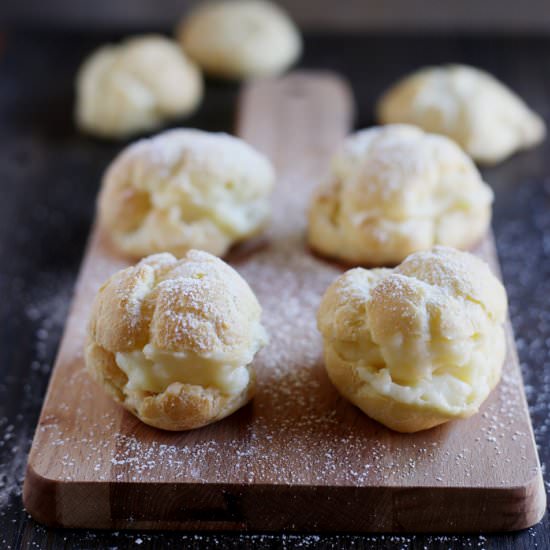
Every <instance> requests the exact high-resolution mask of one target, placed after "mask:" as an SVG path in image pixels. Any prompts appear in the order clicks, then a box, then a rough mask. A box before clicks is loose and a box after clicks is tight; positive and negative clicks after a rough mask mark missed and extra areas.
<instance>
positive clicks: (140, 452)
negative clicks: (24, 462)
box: [40, 179, 533, 486]
mask: <svg viewBox="0 0 550 550" xmlns="http://www.w3.org/2000/svg"><path fill="white" fill-rule="evenodd" d="M299 184H300V185H302V186H304V193H303V194H302V193H300V194H296V193H292V192H288V189H292V188H294V187H295V186H296V185H298V182H297V181H296V180H290V179H287V180H285V181H283V182H281V183H280V184H279V185H280V188H279V190H278V193H277V195H276V198H275V216H274V220H273V223H272V226H271V228H270V230H269V232H268V235H267V239H266V243H265V245H264V246H263V247H261V246H260V247H258V248H257V249H255V250H254V251H253V253H251V254H246V255H244V256H242V257H239V253H238V251H237V252H236V253H235V255H234V258H233V259H234V261H233V262H232V263H233V265H234V267H235V268H236V269H237V270H238V271H239V272H240V273H241V274H242V276H243V277H244V278H245V279H246V280H247V281H248V282H249V283H250V285H251V287H252V289H253V290H254V291H255V293H256V295H257V297H258V299H259V301H260V303H261V304H262V307H263V324H264V325H265V327H266V329H267V331H268V332H269V334H270V343H269V345H268V346H267V347H266V348H264V349H263V350H262V351H261V352H260V353H259V354H258V356H257V358H256V360H255V367H256V369H257V373H258V388H257V395H256V397H255V399H254V400H253V401H252V403H251V404H250V405H248V407H246V408H245V409H244V410H242V411H240V412H239V413H236V414H235V415H233V416H231V417H230V418H227V419H225V420H224V421H223V422H221V423H219V424H215V425H212V426H210V427H206V428H204V429H201V430H197V431H194V432H190V433H187V434H185V433H184V434H166V433H163V432H155V438H154V439H149V437H140V435H139V433H138V432H133V431H131V430H122V431H120V429H119V428H118V424H117V419H118V418H119V411H118V409H117V408H116V406H114V405H111V404H110V402H109V401H108V400H107V399H105V400H104V401H102V403H105V405H102V406H104V407H107V409H108V412H104V413H101V412H99V413H98V415H99V416H98V417H97V418H94V419H92V418H89V417H87V416H85V415H86V412H85V411H88V410H89V407H90V402H92V401H94V403H95V402H96V400H97V394H96V392H97V389H96V388H95V387H94V386H92V384H91V383H90V382H88V380H87V378H86V375H85V374H84V373H82V377H83V378H82V379H81V380H80V381H79V383H80V384H82V386H83V391H82V397H81V407H80V408H79V409H78V410H76V411H74V412H75V414H76V416H77V425H78V426H80V430H81V431H79V432H70V431H68V430H66V428H65V427H64V425H63V423H62V422H60V421H59V420H57V417H55V418H53V417H52V418H51V419H45V422H43V423H42V425H41V427H40V430H41V431H42V432H43V433H44V434H47V436H48V439H49V441H50V444H51V445H52V446H54V447H56V448H58V452H59V456H60V457H61V462H62V465H63V468H64V473H65V475H66V478H67V479H75V478H76V477H77V476H82V473H81V471H82V469H81V468H80V465H81V463H82V461H84V462H86V463H87V464H89V465H90V466H91V468H89V469H87V470H86V471H87V472H90V473H89V475H90V476H91V478H90V479H100V480H101V479H105V480H106V479H109V478H110V477H113V476H114V477H115V479H117V480H119V481H158V480H161V479H162V480H164V481H165V480H167V479H173V480H175V481H182V482H183V481H186V482H202V483H212V482H235V483H253V482H254V483H281V484H308V485H309V484H313V485H330V484H339V485H352V486H353V485H355V486H361V485H368V484H371V483H379V484H388V485H392V484H396V483H398V484H399V485H402V486H407V485H418V484H422V483H423V482H424V480H425V483H427V484H430V483H434V480H435V482H436V484H439V483H440V484H441V485H445V484H447V483H451V482H452V483H453V484H455V485H459V486H460V485H463V486H467V485H469V484H470V483H472V482H473V483H480V480H479V479H478V476H479V454H480V449H481V448H483V449H484V451H483V460H486V461H487V464H486V465H485V466H486V468H485V473H484V476H485V478H486V479H485V481H486V482H487V483H493V484H494V483H503V484H505V483H506V480H507V479H511V478H513V477H514V476H513V475H512V470H513V469H514V468H516V467H517V465H516V464H513V463H512V460H513V457H514V456H515V453H517V450H518V449H526V448H527V447H528V438H529V434H528V433H526V431H525V429H523V428H522V426H523V424H522V423H521V421H520V419H518V418H517V416H516V411H517V409H518V406H519V403H518V400H519V399H521V394H520V393H519V392H518V383H519V379H518V373H517V372H516V371H515V370H514V369H513V368H510V365H507V366H506V368H505V372H504V376H503V379H502V382H501V383H500V385H499V387H498V389H497V391H496V392H494V394H493V395H492V397H491V398H490V399H489V401H488V403H487V404H486V405H485V406H484V407H483V409H482V412H481V414H479V415H477V416H476V417H475V418H473V419H471V420H468V421H461V422H456V423H454V424H453V425H451V426H444V427H442V428H436V429H435V430H431V431H428V432H426V433H419V434H416V435H401V436H398V435H395V434H391V433H390V432H389V431H387V430H385V429H384V428H382V427H380V426H379V425H377V424H376V423H374V422H372V421H370V420H369V419H368V418H366V417H365V416H364V415H363V414H362V413H360V412H359V411H358V409H356V408H354V407H353V406H351V405H350V404H349V403H347V402H346V401H345V400H344V399H342V398H341V397H339V395H338V394H337V392H336V391H335V390H334V388H333V387H332V385H331V384H330V382H329V380H328V378H327V376H326V374H325V371H324V368H323V364H322V357H321V349H322V346H321V339H320V335H319V333H318V331H317V328H316V320H315V314H316V310H317V308H318V305H319V302H320V299H321V296H322V294H323V292H324V291H325V289H326V288H327V286H328V285H329V284H330V283H331V282H332V280H333V279H334V278H335V277H336V276H337V275H338V274H339V273H340V272H341V270H340V269H339V268H337V267H335V266H333V265H331V264H329V263H326V262H324V261H322V260H320V259H317V258H315V257H314V256H312V255H311V254H310V253H309V252H308V250H307V248H306V244H305V242H304V229H305V227H304V223H305V208H306V204H307V197H308V196H309V193H308V184H307V180H306V182H305V183H304V181H303V180H300V182H299ZM285 187H287V189H286V190H285ZM310 190H311V187H310V188H309V191H310ZM108 264H109V260H107V261H106V264H105V265H101V264H99V265H98V264H96V265H94V266H88V269H92V270H94V272H95V273H97V274H98V278H99V275H101V276H102V277H101V278H104V277H103V276H104V275H105V273H104V269H106V268H108V267H109V265H108ZM112 267H113V266H112V265H111V267H110V269H112ZM97 284H99V282H98V283H97ZM167 284H175V283H174V282H167ZM192 290H193V289H191V288H190V287H189V288H188V289H187V290H186V292H187V293H188V298H189V300H190V301H192V300H193V297H194V292H193V291H192ZM197 305H198V304H197ZM188 328H189V327H188V326H187V325H185V326H182V330H187V329H188ZM79 376H80V375H79ZM59 407H60V409H62V407H63V403H60V404H59ZM59 416H60V417H62V415H61V414H60V415H59ZM221 427H223V437H219V435H218V434H220V433H221V432H220V431H219V429H220V428H221ZM450 430H454V433H455V435H454V437H453V438H452V439H453V441H454V443H453V441H450V439H449V438H448V436H447V434H448V433H450ZM149 434H150V432H147V435H149ZM456 441H460V442H461V444H460V446H459V447H457V446H456ZM82 444H85V445H86V446H87V454H86V456H85V457H82V456H79V457H75V456H74V454H73V450H74V449H78V448H81V447H82ZM522 456H523V455H522ZM523 460H525V461H526V462H528V463H529V464H531V463H532V461H533V457H532V456H527V455H525V457H524V459H523ZM450 464H452V471H453V478H452V480H450V479H449V465H450ZM476 479H477V481H476Z"/></svg>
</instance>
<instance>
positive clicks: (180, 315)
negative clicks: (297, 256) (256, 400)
mask: <svg viewBox="0 0 550 550" xmlns="http://www.w3.org/2000/svg"><path fill="white" fill-rule="evenodd" d="M260 315H261V308H260V305H259V304H258V301H257V299H256V297H255V295H254V293H253V292H252V290H251V289H250V287H249V286H248V284H247V283H246V282H245V281H244V279H242V278H241V277H240V275H239V274H238V273H237V272H236V271H235V270H234V269H233V268H231V267H230V266H229V265H227V264H226V263H224V262H223V261H222V260H220V259H219V258H216V257H215V256H212V255H211V254H208V253H206V252H203V251H197V250H191V251H189V252H188V253H187V254H186V255H185V257H184V258H182V259H181V260H177V259H176V258H174V257H173V256H172V255H171V254H157V255H153V256H149V257H148V258H145V259H143V260H142V261H140V262H139V263H138V264H137V265H135V266H132V267H129V268H127V269H123V270H122V271H119V272H117V273H115V274H114V275H113V276H112V277H110V278H109V279H108V280H107V282H106V283H105V284H104V285H103V286H102V287H101V288H100V290H99V292H98V294H97V296H96V299H95V301H94V304H93V309H92V313H91V316H90V321H89V328H88V339H87V343H86V347H85V363H86V368H87V370H88V372H89V373H90V374H91V375H92V377H93V378H94V379H95V380H96V381H98V382H99V383H100V384H101V385H102V386H103V387H104V388H105V390H106V391H107V392H108V393H109V394H110V395H111V396H112V397H113V398H114V399H115V401H117V402H118V403H120V404H122V405H123V406H124V407H125V408H126V409H128V410H129V411H130V412H132V413H133V414H135V415H136V416H137V417H138V418H139V419H140V420H142V421H143V422H145V423H146V424H149V425H151V426H155V427H157V428H162V429H166V430H188V429H192V428H197V427H200V426H204V425H206V424H209V423H211V422H214V421H216V420H219V419H221V418H224V417H226V416H228V415H229V414H231V413H233V412H234V411H235V410H237V409H238V408H240V407H242V406H243V405H244V404H246V403H247V402H248V401H249V400H250V398H251V397H252V395H253V393H254V382H255V376H254V369H253V366H252V361H253V359H254V356H255V354H256V353H257V352H258V351H259V350H260V349H261V348H262V347H263V346H264V345H265V344H266V342H267V335H266V332H265V330H264V328H263V326H262V324H261V322H260Z"/></svg>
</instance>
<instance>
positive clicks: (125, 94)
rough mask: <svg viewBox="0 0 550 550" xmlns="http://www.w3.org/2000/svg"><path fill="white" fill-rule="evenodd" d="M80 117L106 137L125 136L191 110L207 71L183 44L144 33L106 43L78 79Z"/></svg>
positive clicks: (84, 127) (88, 129)
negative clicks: (183, 47)
mask: <svg viewBox="0 0 550 550" xmlns="http://www.w3.org/2000/svg"><path fill="white" fill-rule="evenodd" d="M76 88H77V89H76V96H77V97H76V112H75V116H76V122H77V124H78V126H79V127H80V128H81V129H82V130H84V131H86V132H88V133H90V134H94V135H97V136H101V137H107V138H115V139H123V138H126V137H129V136H132V135H135V134H139V133H143V132H146V131H150V130H154V129H155V128H158V127H159V126H161V125H162V124H164V123H165V122H168V121H171V120H175V119H178V118H181V117H184V116H186V115H189V114H190V113H192V112H193V111H194V110H195V109H196V108H197V106H198V105H199V103H200V102H201V99H202V95H203V84H202V75H201V73H200V71H199V70H198V69H197V67H196V66H195V64H194V63H193V62H192V61H190V60H189V58H188V57H187V56H186V55H185V54H184V53H183V51H182V50H181V48H180V47H179V46H178V44H177V43H176V42H174V41H172V40H169V39H168V38H165V37H163V36H160V35H145V36H139V37H133V38H129V39H126V40H124V41H123V42H121V43H120V44H110V45H107V46H102V47H101V48H99V49H97V50H96V51H95V52H93V53H92V54H91V55H90V56H89V57H88V58H87V59H86V60H85V61H84V63H83V64H82V66H81V68H80V70H79V72H78V76H77V80H76Z"/></svg>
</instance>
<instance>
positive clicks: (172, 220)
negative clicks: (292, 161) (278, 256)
mask: <svg viewBox="0 0 550 550" xmlns="http://www.w3.org/2000/svg"><path fill="white" fill-rule="evenodd" d="M274 180H275V175H274V171H273V168H272V166H271V163H270V162H269V160H268V159H267V158H266V157H265V156H264V155H262V154H260V153H259V152H257V151H256V150H255V149H253V148H252V147H251V146H250V145H248V144H247V143H245V142H244V141H243V140H241V139H239V138H236V137H233V136H229V135H227V134H221V133H219V134H218V133H209V132H203V131H200V130H190V129H177V130H169V131H166V132H163V133H161V134H158V135H157V136H155V137H152V138H149V139H143V140H140V141H138V142H136V143H134V144H132V145H130V146H129V147H127V148H126V149H125V150H124V151H123V152H122V153H121V154H120V155H119V156H118V157H117V158H116V159H115V160H114V161H113V162H112V163H111V165H110V167H109V168H108V170H107V171H106V173H105V176H104V178H103V184H102V188H101V192H100V195H99V201H98V208H99V223H100V226H101V227H102V229H103V230H104V231H105V232H106V233H107V234H108V235H109V237H110V239H111V241H112V243H113V244H114V245H115V246H116V248H117V249H118V251H120V252H121V253H123V254H125V255H127V256H130V257H133V258H141V257H143V256H147V255H149V254H154V253H160V252H170V253H172V254H174V255H175V256H178V257H179V256H182V255H183V254H185V252H186V251H187V250H190V249H192V248H196V249H200V250H206V251H207V252H210V253H212V254H215V255H216V256H222V255H223V254H225V253H226V252H227V250H228V249H229V248H230V246H232V245H233V244H235V243H237V242H240V241H242V240H245V239H246V238H248V237H251V236H253V235H255V234H257V233H259V232H260V231H261V230H262V229H263V227H264V226H265V224H266V222H267V219H268V217H269V212H270V194H271V190H272V188H273V185H274Z"/></svg>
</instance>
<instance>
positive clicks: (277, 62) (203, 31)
mask: <svg viewBox="0 0 550 550" xmlns="http://www.w3.org/2000/svg"><path fill="white" fill-rule="evenodd" d="M178 37H179V40H180V43H181V45H182V47H183V49H184V50H185V52H187V53H188V54H189V55H190V56H191V58H192V59H193V60H194V61H195V62H196V63H197V64H198V65H199V66H200V67H201V68H202V69H204V71H205V72H206V73H208V74H210V75H214V76H218V77H222V78H229V79H246V78H251V77H256V76H269V75H274V74H278V73H281V72H283V71H284V70H286V69H288V68H289V67H290V66H291V65H292V64H293V63H294V62H295V61H296V60H297V59H298V57H299V56H300V53H301V51H302V39H301V37H300V32H299V31H298V28H297V27H296V25H295V24H294V23H293V22H292V20H291V19H290V18H289V17H288V15H287V14H286V13H285V11H284V10H283V9H282V8H281V7H279V6H278V5H277V4H274V3H272V2H268V1H266V0H231V1H228V0H214V1H212V2H204V3H201V4H199V5H198V6H197V7H196V8H195V9H194V10H193V11H192V12H191V13H190V14H189V15H188V16H187V17H186V18H185V19H184V20H183V21H182V23H181V25H180V28H179V30H178Z"/></svg>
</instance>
